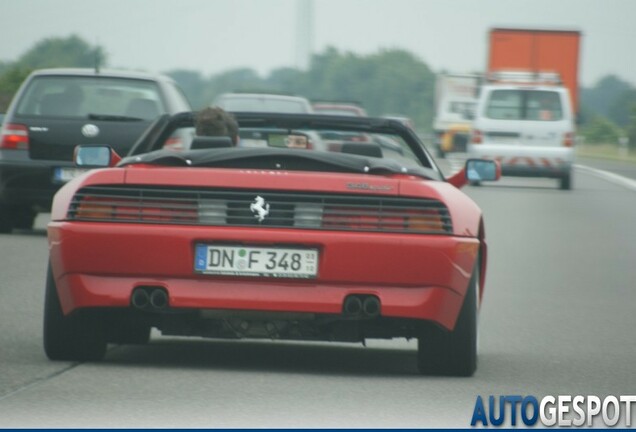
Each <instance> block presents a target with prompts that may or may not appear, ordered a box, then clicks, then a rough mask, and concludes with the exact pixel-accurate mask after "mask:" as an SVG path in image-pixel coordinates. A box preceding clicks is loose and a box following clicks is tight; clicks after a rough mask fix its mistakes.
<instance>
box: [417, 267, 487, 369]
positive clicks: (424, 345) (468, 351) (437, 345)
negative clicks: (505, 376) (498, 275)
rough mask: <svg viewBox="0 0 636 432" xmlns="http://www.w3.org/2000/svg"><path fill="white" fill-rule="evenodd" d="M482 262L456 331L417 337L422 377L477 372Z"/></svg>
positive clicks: (436, 331) (424, 333) (430, 331)
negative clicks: (480, 271) (480, 270)
mask: <svg viewBox="0 0 636 432" xmlns="http://www.w3.org/2000/svg"><path fill="white" fill-rule="evenodd" d="M478 296H479V260H477V263H476V265H475V270H474V271H473V275H472V278H471V280H470V284H469V286H468V291H466V297H465V298H464V304H463V305H462V308H461V311H460V313H459V317H458V318H457V323H456V324H455V329H454V330H453V331H451V332H449V331H446V330H443V329H441V328H438V327H430V328H427V329H425V330H423V331H422V334H421V335H420V337H419V338H418V350H417V366H418V369H419V371H420V373H421V374H423V375H444V376H464V377H469V376H472V375H473V374H474V373H475V370H476V369H477V315H478V304H479V301H478Z"/></svg>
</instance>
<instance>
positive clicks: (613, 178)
mask: <svg viewBox="0 0 636 432" xmlns="http://www.w3.org/2000/svg"><path fill="white" fill-rule="evenodd" d="M573 167H574V168H576V169H578V170H581V171H586V172H588V173H590V174H592V175H595V176H597V177H600V178H602V179H604V180H607V181H608V182H610V183H614V184H617V185H619V186H623V187H626V188H627V189H631V190H633V191H634V192H636V180H634V179H630V178H629V177H625V176H622V175H620V174H615V173H613V172H609V171H604V170H600V169H597V168H592V167H589V166H587V165H579V164H574V165H573Z"/></svg>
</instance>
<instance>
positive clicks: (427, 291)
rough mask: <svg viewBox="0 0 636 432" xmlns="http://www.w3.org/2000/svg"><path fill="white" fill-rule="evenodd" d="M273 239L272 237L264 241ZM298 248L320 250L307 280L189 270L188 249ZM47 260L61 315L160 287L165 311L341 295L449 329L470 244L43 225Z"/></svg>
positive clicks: (329, 306) (316, 304)
mask: <svg viewBox="0 0 636 432" xmlns="http://www.w3.org/2000/svg"><path fill="white" fill-rule="evenodd" d="M273 239H275V240H273ZM201 242H209V243H214V242H221V243H234V244H239V243H240V244H249V245H274V244H275V245H303V246H310V247H316V248H318V249H319V251H320V259H319V274H318V277H317V278H316V279H309V280H291V279H276V278H262V277H258V278H250V277H229V276H213V275H200V274H195V273H194V271H193V268H194V245H195V244H196V243H201ZM49 245H50V252H51V264H52V268H53V273H54V277H55V279H56V283H57V288H58V292H59V295H60V300H61V303H62V308H63V310H64V312H65V313H70V312H72V311H74V310H77V309H82V308H94V307H109V308H112V307H120V308H127V307H130V303H131V294H132V291H133V290H134V289H135V288H136V287H140V286H153V287H161V288H164V289H165V290H166V291H167V292H168V296H169V306H170V308H173V309H185V310H187V309H193V310H194V309H200V310H210V309H212V310H218V309H222V310H226V311H227V310H237V311H239V310H242V311H245V310H253V311H273V312H308V313H317V314H341V313H342V307H343V302H344V299H345V298H346V297H347V296H348V295H352V294H358V295H374V296H376V297H377V298H378V299H379V300H380V303H381V315H382V316H383V317H393V318H412V319H420V320H427V321H432V322H435V323H437V324H439V325H441V326H443V327H445V328H448V329H452V328H453V327H454V325H455V321H456V319H457V316H458V314H459V310H460V308H461V305H462V302H463V297H464V294H465V292H466V289H467V286H468V283H469V281H470V277H471V272H472V269H473V267H474V264H475V258H476V255H477V251H478V248H479V241H478V240H477V239H474V238H463V237H452V236H422V235H417V236H415V235H408V236H407V235H397V234H382V235H380V234H375V233H374V234H370V233H342V232H329V231H310V230H292V229H245V228H243V229H239V228H229V227H222V228H219V227H199V226H195V227H192V226H165V225H164V226H160V225H154V226H152V225H151V226H148V225H132V224H100V223H78V222H52V223H50V224H49Z"/></svg>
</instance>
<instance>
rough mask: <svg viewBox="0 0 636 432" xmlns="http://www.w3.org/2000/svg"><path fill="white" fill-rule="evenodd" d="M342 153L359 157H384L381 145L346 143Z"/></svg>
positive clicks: (343, 145) (343, 144)
mask: <svg viewBox="0 0 636 432" xmlns="http://www.w3.org/2000/svg"><path fill="white" fill-rule="evenodd" d="M340 151H341V152H342V153H349V154H355V155H359V156H371V157H376V158H381V157H382V149H381V148H380V146H379V145H377V144H373V143H361V142H344V143H342V149H341V150H340Z"/></svg>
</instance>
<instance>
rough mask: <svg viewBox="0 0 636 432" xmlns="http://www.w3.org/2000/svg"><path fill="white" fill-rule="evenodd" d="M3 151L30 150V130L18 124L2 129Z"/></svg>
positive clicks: (0, 144) (10, 124)
mask: <svg viewBox="0 0 636 432" xmlns="http://www.w3.org/2000/svg"><path fill="white" fill-rule="evenodd" d="M0 149H2V150H28V149H29V130H28V129H27V127H26V126H25V125H22V124H17V123H7V124H5V125H4V127H3V128H2V141H0Z"/></svg>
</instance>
